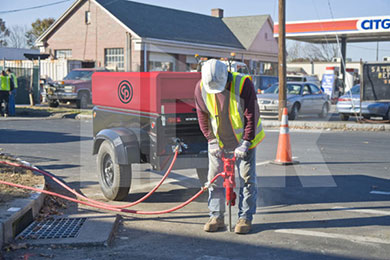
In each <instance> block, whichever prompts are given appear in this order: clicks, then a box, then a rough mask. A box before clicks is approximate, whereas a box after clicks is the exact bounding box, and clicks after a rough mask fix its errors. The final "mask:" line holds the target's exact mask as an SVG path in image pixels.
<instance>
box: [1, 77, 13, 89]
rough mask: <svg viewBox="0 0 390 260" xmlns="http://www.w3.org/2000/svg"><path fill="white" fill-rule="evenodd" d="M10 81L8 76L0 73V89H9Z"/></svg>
mask: <svg viewBox="0 0 390 260" xmlns="http://www.w3.org/2000/svg"><path fill="white" fill-rule="evenodd" d="M10 90H11V83H10V80H9V77H7V76H3V75H0V91H10Z"/></svg>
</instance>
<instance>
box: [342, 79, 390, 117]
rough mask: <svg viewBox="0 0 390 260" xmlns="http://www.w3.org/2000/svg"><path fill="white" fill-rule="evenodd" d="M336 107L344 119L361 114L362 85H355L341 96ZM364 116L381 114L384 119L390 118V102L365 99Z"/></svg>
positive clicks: (363, 104)
mask: <svg viewBox="0 0 390 260" xmlns="http://www.w3.org/2000/svg"><path fill="white" fill-rule="evenodd" d="M336 108H337V112H338V113H339V115H340V119H341V120H343V121H347V120H348V119H349V117H350V116H355V115H360V85H359V84H358V85H355V86H353V87H352V89H351V90H350V91H348V92H346V93H345V95H343V96H341V97H339V99H338V102H337V105H336ZM362 116H363V117H364V118H366V119H369V118H370V117H374V116H380V117H382V118H383V119H384V120H390V102H375V101H363V102H362Z"/></svg>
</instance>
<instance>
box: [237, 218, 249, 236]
mask: <svg viewBox="0 0 390 260" xmlns="http://www.w3.org/2000/svg"><path fill="white" fill-rule="evenodd" d="M251 226H252V221H250V220H247V219H245V218H240V219H238V221H237V224H236V227H235V228H234V232H235V233H236V234H247V233H249V231H250V230H251Z"/></svg>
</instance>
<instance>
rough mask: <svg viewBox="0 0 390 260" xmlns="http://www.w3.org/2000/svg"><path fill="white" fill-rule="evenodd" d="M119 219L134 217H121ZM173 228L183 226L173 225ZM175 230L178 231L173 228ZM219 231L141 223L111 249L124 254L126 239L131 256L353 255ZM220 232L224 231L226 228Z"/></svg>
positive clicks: (292, 257) (274, 257) (138, 257)
mask: <svg viewBox="0 0 390 260" xmlns="http://www.w3.org/2000/svg"><path fill="white" fill-rule="evenodd" d="M159 220H160V219H159ZM123 221H124V222H133V221H137V220H135V219H132V218H125V219H123ZM141 221H142V219H141ZM202 225H203V223H202ZM202 225H199V230H202V228H203V226H202ZM177 228H178V229H180V228H184V227H183V226H177ZM256 229H258V227H256ZM176 232H180V231H178V230H176ZM200 232H203V231H200ZM183 233H185V234H187V233H188V231H187V232H186V231H183ZM219 233H221V232H217V234H208V233H203V234H204V235H203V236H198V235H197V236H192V235H178V234H172V232H169V233H165V232H156V231H150V230H144V229H142V225H141V226H139V227H137V228H126V230H125V231H124V233H123V235H127V234H129V238H130V239H129V240H126V241H125V242H123V241H117V242H116V244H117V246H118V249H117V248H116V246H114V247H113V248H112V249H111V252H115V253H116V254H115V256H116V257H118V258H122V257H126V252H121V251H120V250H119V248H121V244H124V243H126V245H127V248H128V249H129V250H131V256H132V258H134V259H154V258H156V259H197V260H203V259H204V260H206V259H221V260H222V259H345V260H346V259H354V257H349V256H345V255H341V254H339V255H336V254H333V255H332V254H329V253H328V254H323V252H322V253H321V252H318V253H316V252H307V251H304V250H299V249H289V248H283V247H280V246H277V245H269V246H268V245H264V244H269V242H267V241H264V240H263V239H262V238H254V237H252V236H251V235H247V236H237V235H236V234H231V236H232V239H230V240H227V239H218V238H217V237H219V236H218V235H219ZM223 233H225V234H226V232H223ZM216 236H217V237H216ZM248 239H249V240H250V239H256V240H257V242H256V245H254V244H253V243H248V242H247V241H248ZM262 244H263V245H262ZM314 250H316V249H313V251H314ZM318 251H319V250H318Z"/></svg>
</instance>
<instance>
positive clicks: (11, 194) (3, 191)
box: [0, 154, 44, 203]
mask: <svg viewBox="0 0 390 260" xmlns="http://www.w3.org/2000/svg"><path fill="white" fill-rule="evenodd" d="M0 161H9V162H18V161H17V160H15V159H14V158H12V157H10V156H7V155H4V154H0ZM0 180H2V181H7V182H12V183H16V184H22V185H26V186H36V185H40V184H42V183H44V178H43V176H40V175H36V174H34V173H33V172H32V171H30V170H26V169H23V168H20V167H14V166H8V165H4V164H0ZM30 194H31V191H30V190H25V189H19V188H16V187H12V186H9V185H5V184H0V203H4V202H8V201H11V200H13V199H15V198H24V197H28V196H30Z"/></svg>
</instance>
